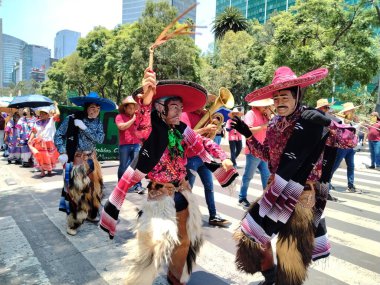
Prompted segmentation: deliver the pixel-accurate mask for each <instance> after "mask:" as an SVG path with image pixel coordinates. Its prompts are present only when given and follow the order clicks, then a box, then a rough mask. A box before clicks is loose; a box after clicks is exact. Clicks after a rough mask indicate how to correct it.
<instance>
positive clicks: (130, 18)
mask: <svg viewBox="0 0 380 285" xmlns="http://www.w3.org/2000/svg"><path fill="white" fill-rule="evenodd" d="M149 1H152V2H162V1H165V0H149ZM146 2H147V0H123V16H122V23H123V24H125V23H133V22H135V21H137V20H138V19H139V18H140V17H141V15H142V13H143V11H144V9H145V4H146ZM166 2H167V3H169V4H170V5H172V6H174V7H176V8H177V10H178V12H179V13H182V12H183V11H184V10H185V9H187V8H188V7H189V6H191V5H192V4H194V3H195V2H196V0H166ZM196 9H197V8H195V9H193V10H191V11H190V12H189V13H188V14H187V15H186V16H185V20H186V19H188V18H190V19H192V20H193V22H194V23H196V12H197V11H196Z"/></svg>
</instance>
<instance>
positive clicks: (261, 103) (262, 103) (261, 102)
mask: <svg viewBox="0 0 380 285" xmlns="http://www.w3.org/2000/svg"><path fill="white" fill-rule="evenodd" d="M273 104H274V102H273V99H271V98H267V99H262V100H257V101H253V102H251V103H249V104H248V105H249V106H252V107H268V106H272V105H273Z"/></svg>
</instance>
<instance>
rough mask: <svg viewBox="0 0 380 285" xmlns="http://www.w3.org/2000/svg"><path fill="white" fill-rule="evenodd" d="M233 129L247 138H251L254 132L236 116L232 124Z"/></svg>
mask: <svg viewBox="0 0 380 285" xmlns="http://www.w3.org/2000/svg"><path fill="white" fill-rule="evenodd" d="M231 128H233V129H235V130H237V131H238V132H239V133H241V134H242V135H243V136H245V137H246V138H250V137H251V136H252V132H251V130H250V129H249V127H248V125H247V124H246V123H244V122H243V121H242V120H241V119H240V118H239V117H237V116H235V117H234V118H233V119H232V122H231Z"/></svg>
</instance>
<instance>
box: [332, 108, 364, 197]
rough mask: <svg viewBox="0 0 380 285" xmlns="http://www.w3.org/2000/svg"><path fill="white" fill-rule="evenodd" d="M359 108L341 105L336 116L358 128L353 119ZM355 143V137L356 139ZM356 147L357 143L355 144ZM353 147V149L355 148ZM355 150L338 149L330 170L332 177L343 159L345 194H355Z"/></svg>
mask: <svg viewBox="0 0 380 285" xmlns="http://www.w3.org/2000/svg"><path fill="white" fill-rule="evenodd" d="M359 107H360V106H354V104H353V103H352V102H347V103H344V104H343V110H341V111H340V112H339V113H338V114H337V115H338V116H339V117H340V118H342V119H343V123H345V124H347V125H350V126H353V127H355V128H357V127H358V124H357V123H356V122H355V121H356V120H357V119H356V117H355V110H356V109H357V108H359ZM356 142H357V137H356ZM356 145H357V143H356ZM356 145H355V147H356ZM355 152H356V151H355V149H354V148H345V149H343V148H338V150H337V153H336V159H335V163H334V165H333V168H332V175H334V173H335V171H336V170H337V169H338V167H339V165H340V163H341V162H342V160H343V159H344V160H345V161H346V165H347V189H346V191H347V192H350V193H355V192H356V187H355V184H354V179H355Z"/></svg>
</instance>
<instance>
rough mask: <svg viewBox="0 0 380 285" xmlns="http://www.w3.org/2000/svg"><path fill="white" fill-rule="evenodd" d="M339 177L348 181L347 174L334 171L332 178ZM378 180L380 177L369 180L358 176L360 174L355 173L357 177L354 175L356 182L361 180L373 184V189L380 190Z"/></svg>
mask: <svg viewBox="0 0 380 285" xmlns="http://www.w3.org/2000/svg"><path fill="white" fill-rule="evenodd" d="M337 178H340V179H343V180H344V181H347V175H343V174H337V173H334V176H333V178H332V179H337ZM378 180H379V179H372V180H369V179H363V178H358V175H355V177H354V181H355V184H359V182H364V183H366V184H370V185H373V190H378V191H379V192H380V187H379V181H378Z"/></svg>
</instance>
